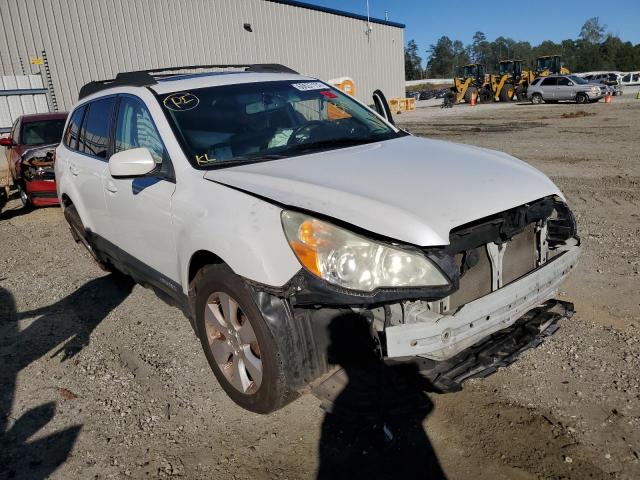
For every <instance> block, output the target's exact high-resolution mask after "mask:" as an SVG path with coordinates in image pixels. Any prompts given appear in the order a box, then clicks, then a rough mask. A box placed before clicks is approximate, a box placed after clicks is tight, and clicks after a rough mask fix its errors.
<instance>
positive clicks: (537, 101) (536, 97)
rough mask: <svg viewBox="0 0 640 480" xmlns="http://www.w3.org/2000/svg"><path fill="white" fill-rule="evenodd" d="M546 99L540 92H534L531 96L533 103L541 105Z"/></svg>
mask: <svg viewBox="0 0 640 480" xmlns="http://www.w3.org/2000/svg"><path fill="white" fill-rule="evenodd" d="M543 101H544V100H542V95H540V94H539V93H534V94H533V95H532V96H531V103H533V104H534V105H540V104H541V103H542V102H543Z"/></svg>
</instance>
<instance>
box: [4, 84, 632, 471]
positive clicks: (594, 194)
mask: <svg viewBox="0 0 640 480" xmlns="http://www.w3.org/2000/svg"><path fill="white" fill-rule="evenodd" d="M580 112H586V114H583V113H580ZM398 121H399V123H400V124H401V125H402V126H403V127H406V128H408V129H409V130H410V131H411V132H412V133H414V134H416V135H421V136H430V137H435V138H441V139H446V140H452V141H456V142H465V143H471V144H474V145H480V146H483V147H488V148H494V149H498V150H504V151H506V152H508V153H511V154H513V155H515V156H517V157H519V158H522V159H524V160H526V161H528V162H530V163H532V164H533V165H534V166H536V167H538V168H539V169H541V170H542V171H543V172H545V173H546V174H548V175H549V176H551V178H552V179H553V180H554V181H555V182H557V184H558V185H559V186H560V188H561V189H562V190H563V191H564V193H565V194H566V196H567V199H568V201H569V204H570V205H571V207H572V208H573V210H574V212H575V213H576V216H577V220H578V224H579V230H580V235H581V238H582V241H583V246H584V250H583V254H582V257H581V261H580V264H579V267H578V269H577V271H575V272H574V273H573V276H572V277H571V278H570V279H569V280H568V281H567V282H566V284H565V285H564V286H563V289H562V292H561V293H560V298H562V299H564V300H569V301H572V302H574V303H575V305H576V310H577V313H576V315H575V316H574V317H573V318H572V319H571V320H568V321H563V322H562V324H561V328H560V330H559V331H558V332H557V333H556V334H555V335H554V336H553V337H551V338H550V339H548V340H547V341H546V342H545V343H544V344H543V345H542V346H540V347H539V348H537V349H534V350H530V351H528V352H527V353H526V354H524V355H523V357H522V358H521V359H520V360H519V361H518V362H516V363H515V364H513V365H512V366H510V367H508V368H505V369H502V370H500V371H499V372H497V373H496V374H494V375H493V376H491V377H489V378H486V379H483V380H473V381H470V382H467V383H466V384H465V389H464V390H463V391H462V392H459V393H454V394H447V395H437V394H429V402H430V404H429V406H428V411H427V412H426V413H425V414H423V415H421V416H418V421H417V423H415V424H412V426H411V427H410V428H414V429H416V430H415V431H414V432H413V433H412V434H411V435H409V433H406V434H405V431H404V430H403V428H399V429H398V430H397V431H396V437H397V439H396V443H395V444H394V445H395V446H394V447H387V446H382V447H381V446H380V445H379V444H378V443H376V441H374V440H371V439H370V438H369V436H367V432H372V431H374V430H375V428H370V429H367V428H365V427H363V428H362V429H360V430H357V429H356V430H357V431H354V430H353V429H352V427H353V426H351V427H349V426H348V425H347V424H345V425H341V424H340V423H339V422H338V423H336V422H335V419H333V420H332V419H331V418H329V417H331V416H330V415H325V413H324V412H323V410H321V409H320V407H319V406H320V402H319V400H318V399H316V398H315V397H313V396H311V395H303V396H302V397H300V398H299V399H298V400H296V401H295V402H293V403H292V404H290V405H289V406H287V407H286V408H284V409H283V410H281V411H279V412H277V413H274V414H272V415H269V416H260V415H256V414H252V413H248V412H246V411H243V410H241V409H239V408H237V407H236V406H235V405H234V404H233V403H232V402H231V401H230V400H229V399H228V398H227V397H226V395H225V394H224V392H223V391H222V389H221V388H220V387H219V386H218V385H217V383H216V381H215V379H214V377H213V375H212V374H211V372H210V370H209V367H208V365H207V363H206V360H205V358H204V355H203V354H202V353H201V348H200V345H199V342H198V340H197V339H196V337H195V336H194V334H193V332H192V330H191V327H190V326H189V323H188V321H187V320H186V319H185V318H184V317H183V316H182V315H181V313H180V312H179V311H178V310H177V309H175V308H172V307H169V306H167V305H166V304H164V303H163V302H162V301H160V300H159V299H158V298H157V297H155V295H154V294H153V293H152V292H151V291H149V290H146V289H144V288H142V287H139V286H134V285H133V284H132V283H131V282H129V281H127V280H126V279H123V278H118V277H115V276H113V275H111V274H105V273H103V272H102V271H101V270H99V269H98V267H97V266H96V265H95V264H94V263H93V262H92V261H91V260H90V258H89V257H88V255H87V254H86V253H85V252H83V250H82V249H81V247H80V246H78V245H75V244H74V243H73V242H72V240H71V237H70V235H69V233H68V230H67V227H66V225H65V222H64V219H63V217H62V215H61V212H60V210H59V209H57V208H49V209H40V210H34V211H23V210H22V209H20V208H19V206H18V201H17V200H13V201H12V202H11V203H10V204H9V205H8V207H7V211H5V212H3V213H2V214H1V215H0V246H1V248H0V365H1V368H0V380H1V384H0V388H1V390H0V435H1V436H2V437H1V440H0V447H1V448H0V478H3V479H4V478H18V479H32V478H48V477H50V478H55V479H72V478H80V479H89V478H95V479H106V478H116V479H124V478H188V479H205V478H207V479H223V480H224V479H271V478H283V479H304V478H315V477H316V476H318V472H319V471H321V472H322V471H323V468H324V469H326V468H327V465H323V463H324V462H325V461H326V458H328V457H326V456H325V453H326V452H327V451H329V450H331V449H334V450H340V452H339V453H340V455H341V456H340V457H339V458H340V459H341V462H342V465H343V466H345V467H351V468H350V469H349V468H346V470H354V468H353V466H354V465H355V466H356V467H359V466H362V467H363V470H362V471H363V472H367V471H371V468H367V466H371V465H381V466H382V467H381V470H380V472H382V471H385V472H388V471H392V472H393V471H394V470H393V469H395V468H397V469H398V470H397V471H398V472H399V471H402V469H403V468H404V467H406V464H405V463H403V462H405V461H408V462H409V463H412V462H413V464H414V465H415V466H416V467H420V465H422V468H421V469H419V470H418V469H417V468H416V470H415V471H414V474H413V475H412V476H411V477H408V476H406V475H393V474H391V475H390V477H389V478H393V477H395V478H435V477H437V476H438V475H436V473H434V472H436V467H434V465H436V466H437V463H439V465H440V467H441V468H442V470H443V471H444V473H445V474H446V476H447V477H448V478H450V479H487V480H489V479H491V480H494V479H522V480H524V479H536V478H553V479H585V478H594V479H600V478H607V479H609V478H612V479H632V478H640V369H639V367H640V342H639V340H640V155H639V151H640V100H635V99H634V96H632V95H625V96H624V97H622V98H616V99H614V102H613V103H612V104H610V105H606V104H604V103H599V104H594V105H586V106H577V105H569V104H567V105H541V106H531V105H479V106H476V107H475V108H471V107H467V106H464V105H461V106H457V107H455V108H453V109H451V110H442V109H440V108H437V107H424V108H419V109H418V110H417V111H416V112H412V113H408V114H402V115H400V116H399V117H398ZM427 154H428V152H427ZM443 181H447V182H450V183H451V184H452V186H455V177H454V178H449V179H443ZM425 417H426V418H425ZM374 427H375V426H374ZM407 428H409V427H407ZM407 431H408V430H407ZM363 432H364V433H363ZM351 435H354V436H355V437H358V436H360V437H358V438H357V439H356V440H354V439H353V438H351V437H350V436H351ZM371 436H375V435H373V434H372V435H371ZM407 439H409V440H407ZM416 439H418V440H416ZM403 442H405V443H403ZM386 452H388V453H389V455H388V456H386ZM394 452H395V453H394ZM398 452H401V455H397V453H398ZM427 457H429V458H427ZM431 457H433V458H431ZM394 462H398V463H394ZM403 466H404V467H403ZM389 469H391V470H389ZM346 470H345V471H346ZM356 470H357V469H356ZM356 474H357V473H356ZM320 476H321V475H320ZM344 476H346V475H344ZM362 476H368V477H369V478H375V476H376V475H375V470H374V474H370V475H362ZM351 477H353V475H351ZM322 478H325V477H322ZM326 478H343V476H342V475H340V472H335V471H334V473H333V474H332V475H328V476H326Z"/></svg>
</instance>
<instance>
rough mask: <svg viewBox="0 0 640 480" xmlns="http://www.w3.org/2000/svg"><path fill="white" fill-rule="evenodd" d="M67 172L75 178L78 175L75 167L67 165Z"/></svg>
mask: <svg viewBox="0 0 640 480" xmlns="http://www.w3.org/2000/svg"><path fill="white" fill-rule="evenodd" d="M69 171H70V172H71V175H74V176H76V177H77V176H78V174H79V173H80V171H79V170H78V169H77V168H76V166H75V165H69Z"/></svg>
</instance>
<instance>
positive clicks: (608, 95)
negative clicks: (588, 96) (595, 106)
mask: <svg viewBox="0 0 640 480" xmlns="http://www.w3.org/2000/svg"><path fill="white" fill-rule="evenodd" d="M604 103H611V95H610V94H608V93H607V94H606V95H605V96H604Z"/></svg>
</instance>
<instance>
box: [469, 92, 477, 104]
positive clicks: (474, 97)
mask: <svg viewBox="0 0 640 480" xmlns="http://www.w3.org/2000/svg"><path fill="white" fill-rule="evenodd" d="M469 105H470V106H472V107H475V106H476V94H475V93H472V94H471V103H470V104H469Z"/></svg>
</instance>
